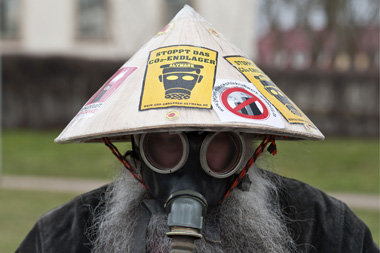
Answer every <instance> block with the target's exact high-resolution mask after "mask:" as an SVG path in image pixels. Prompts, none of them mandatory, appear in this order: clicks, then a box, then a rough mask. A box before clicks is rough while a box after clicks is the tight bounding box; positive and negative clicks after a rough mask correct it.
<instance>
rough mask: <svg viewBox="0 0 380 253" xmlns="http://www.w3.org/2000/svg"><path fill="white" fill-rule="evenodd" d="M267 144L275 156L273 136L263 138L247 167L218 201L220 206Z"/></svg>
mask: <svg viewBox="0 0 380 253" xmlns="http://www.w3.org/2000/svg"><path fill="white" fill-rule="evenodd" d="M268 143H271V144H270V146H269V147H268V151H269V152H270V153H271V154H272V155H275V154H276V153H277V149H276V142H275V139H274V136H273V135H267V136H265V138H264V140H263V141H262V142H261V143H260V145H259V146H258V147H257V148H256V150H255V152H254V153H253V155H252V157H251V158H250V159H249V160H248V162H247V165H246V166H245V167H244V169H243V170H242V171H241V172H240V174H239V175H238V176H236V178H235V180H234V182H233V183H232V184H231V187H230V188H229V189H228V190H227V192H226V194H225V195H224V196H223V198H222V199H221V200H220V201H219V204H221V203H222V202H223V201H224V200H225V199H226V198H227V196H228V195H229V194H230V192H231V191H232V190H233V189H234V188H235V187H236V186H238V185H239V183H240V181H241V180H242V179H243V178H244V176H245V174H247V172H248V170H249V168H251V166H252V164H254V163H255V161H256V160H257V158H259V156H260V155H261V154H262V153H263V151H264V149H265V148H266V146H267V145H268Z"/></svg>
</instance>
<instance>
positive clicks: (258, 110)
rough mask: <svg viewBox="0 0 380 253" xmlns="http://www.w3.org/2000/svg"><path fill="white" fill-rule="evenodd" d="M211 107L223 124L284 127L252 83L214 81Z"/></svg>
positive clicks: (276, 112)
mask: <svg viewBox="0 0 380 253" xmlns="http://www.w3.org/2000/svg"><path fill="white" fill-rule="evenodd" d="M212 107H213V109H214V110H215V111H216V113H217V114H218V117H219V119H220V120H221V121H223V122H245V123H252V124H260V125H268V126H271V127H277V128H283V127H284V123H283V120H282V118H281V115H280V113H279V112H278V111H277V109H276V108H275V107H274V106H273V105H272V104H271V103H270V102H268V101H267V100H266V99H265V97H264V96H263V95H262V94H261V93H260V91H259V90H258V89H257V88H256V87H255V86H254V85H253V84H252V83H248V82H242V81H235V80H226V79H218V80H216V81H215V85H214V89H213V93H212Z"/></svg>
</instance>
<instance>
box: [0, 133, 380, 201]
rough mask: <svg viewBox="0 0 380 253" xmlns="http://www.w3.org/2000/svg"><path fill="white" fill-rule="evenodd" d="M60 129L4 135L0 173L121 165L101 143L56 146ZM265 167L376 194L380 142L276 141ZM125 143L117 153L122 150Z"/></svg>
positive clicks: (97, 172) (69, 173)
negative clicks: (273, 151)
mask: <svg viewBox="0 0 380 253" xmlns="http://www.w3.org/2000/svg"><path fill="white" fill-rule="evenodd" d="M58 133H59V132H58V131H44V132H36V131H26V130H25V131H22V130H12V131H9V130H8V131H4V132H3V168H4V171H3V173H4V174H13V175H41V176H57V177H81V178H99V179H100V178H101V179H103V178H106V179H108V178H112V176H113V175H114V172H115V171H116V170H115V168H119V167H120V166H121V165H120V164H119V162H118V161H117V160H116V158H115V157H114V156H113V155H112V154H111V152H110V151H109V150H108V148H106V147H105V145H104V144H101V143H97V144H87V143H86V144H77V143H75V144H55V143H54V142H53V140H54V138H55V137H56V136H57V135H58ZM277 146H278V154H277V155H276V156H274V157H272V156H270V155H265V157H264V159H261V162H260V164H261V165H263V167H264V168H270V169H274V171H276V172H278V173H280V174H282V175H285V176H288V177H292V178H296V179H299V180H301V181H304V182H307V183H309V184H311V185H314V186H316V187H318V188H321V189H322V190H325V191H338V192H362V193H373V194H378V193H379V141H378V140H377V139H349V138H342V139H329V138H328V139H327V140H325V141H278V142H277ZM126 149H127V145H125V144H124V146H123V147H122V148H120V150H123V151H125V150H126Z"/></svg>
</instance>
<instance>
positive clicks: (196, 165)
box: [17, 6, 379, 253]
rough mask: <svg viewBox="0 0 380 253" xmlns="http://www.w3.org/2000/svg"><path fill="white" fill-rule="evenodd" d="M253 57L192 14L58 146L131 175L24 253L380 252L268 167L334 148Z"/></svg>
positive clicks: (74, 206) (123, 71)
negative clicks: (86, 150)
mask: <svg viewBox="0 0 380 253" xmlns="http://www.w3.org/2000/svg"><path fill="white" fill-rule="evenodd" d="M191 33H194V34H196V35H197V36H194V37H192V36H189V34H191ZM200 38H201V39H200ZM242 55H244V53H242V52H241V51H240V50H238V49H236V47H234V46H232V45H231V44H230V43H229V42H228V41H226V40H225V39H224V38H223V37H222V36H221V35H220V34H219V33H217V32H216V31H215V30H214V29H213V28H211V27H210V24H209V23H207V22H206V21H205V20H204V19H203V18H202V17H200V16H199V15H198V14H197V13H196V12H195V11H194V10H192V9H191V8H190V7H188V6H186V7H185V8H184V9H183V10H182V11H180V12H179V13H178V14H177V16H176V17H175V18H174V19H173V20H172V22H171V23H170V24H169V25H168V26H167V27H166V28H165V29H164V30H163V31H161V32H160V33H159V34H158V35H156V36H155V37H154V38H153V39H152V40H151V41H149V42H148V43H147V44H146V45H145V46H143V48H142V49H141V50H140V51H138V52H137V53H136V55H134V56H133V57H132V58H131V59H130V60H129V61H128V62H127V63H126V64H124V65H123V66H122V67H121V68H120V69H119V70H118V71H117V72H116V74H115V75H114V76H113V77H111V79H110V80H108V81H107V82H106V83H105V84H104V86H103V87H108V88H107V91H105V92H103V91H104V89H102V88H101V89H100V90H99V91H98V92H97V93H95V94H94V96H93V98H96V99H90V100H89V102H87V103H86V105H85V106H84V107H83V108H82V109H81V110H80V112H79V113H78V114H77V116H76V117H75V118H74V119H73V120H72V121H71V122H70V124H69V125H68V126H67V127H66V128H65V130H64V131H63V132H62V133H61V134H60V136H59V137H58V138H57V139H56V142H59V143H66V142H74V141H77V142H103V143H105V144H106V146H107V147H108V148H110V150H111V151H112V153H113V154H114V155H115V156H116V157H117V159H118V160H119V161H120V162H121V163H122V164H123V166H124V168H125V169H123V171H122V172H121V174H120V176H119V177H118V178H117V179H116V180H115V181H114V182H112V183H111V184H109V185H107V186H104V187H102V188H100V189H96V190H94V191H92V192H89V193H86V194H83V195H81V196H79V197H78V198H76V199H74V200H72V201H70V202H69V203H67V204H65V205H63V206H61V207H58V208H56V209H54V210H52V211H50V212H48V213H46V214H45V215H43V216H42V217H41V218H40V219H39V221H38V222H37V223H36V225H35V226H34V227H33V229H32V230H31V232H30V233H29V234H28V235H27V237H26V238H25V240H24V241H23V242H22V244H21V245H20V247H19V249H18V250H17V251H18V252H276V253H278V252H379V249H378V247H377V246H376V244H375V243H374V242H373V240H372V236H371V233H370V231H369V230H368V228H367V227H366V226H365V224H364V223H363V222H362V221H360V220H359V219H358V218H357V217H356V216H355V214H354V213H353V212H352V211H351V210H350V209H349V208H348V207H347V206H346V205H345V204H344V203H342V202H340V201H338V200H336V199H334V198H331V197H329V196H328V195H326V194H325V193H323V192H321V191H319V190H318V189H315V188H313V187H312V186H309V185H307V184H304V183H302V182H299V181H297V180H293V179H288V178H284V177H281V176H279V175H277V174H274V173H272V172H269V171H266V170H261V169H259V168H257V167H256V165H255V162H256V161H257V159H258V158H259V156H260V155H261V154H262V153H264V152H267V151H268V152H269V153H271V154H272V155H275V154H276V151H277V150H276V143H275V140H276V139H277V140H278V139H284V140H288V139H291V140H293V139H313V140H320V139H323V138H324V137H323V135H322V134H321V132H320V131H319V130H318V129H317V128H316V127H315V126H314V124H313V123H311V121H310V120H309V119H308V118H307V117H306V116H305V115H304V114H303V113H302V112H301V111H300V110H299V109H298V107H297V106H296V105H295V104H294V103H293V102H291V101H290V100H289V99H288V98H287V97H286V96H285V95H284V94H283V93H282V92H281V91H280V90H279V89H278V88H277V86H275V85H274V83H273V82H271V80H270V79H269V77H267V76H266V75H265V74H264V73H263V72H262V71H261V70H260V69H258V68H257V66H256V65H255V64H254V63H253V62H252V61H250V60H249V59H247V58H246V57H244V56H242ZM169 67H170V69H169V70H168V68H169ZM163 70H166V72H165V73H164V72H163ZM193 72H194V73H195V74H194V73H193ZM173 73H174V74H173ZM164 74H165V76H164V78H162V77H161V78H160V76H162V75H164ZM199 76H202V78H198V77H199ZM195 77H197V79H195ZM179 78H181V79H183V80H178V79H179ZM167 80H168V81H170V86H169V85H166V87H165V84H163V83H162V82H164V81H167ZM176 80H178V81H176ZM189 83H190V84H191V89H190V88H189V87H187V86H189V85H188V84H189ZM166 84H167V83H166ZM268 87H269V88H268ZM168 94H170V96H168ZM284 101H286V103H285V102H284ZM173 107H174V108H175V110H173ZM289 107H290V108H291V110H290V109H289ZM117 141H130V142H131V150H130V151H128V152H126V153H125V154H121V153H120V152H119V150H118V148H117V145H115V143H116V142H117Z"/></svg>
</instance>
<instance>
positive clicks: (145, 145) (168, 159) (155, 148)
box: [140, 133, 188, 174]
mask: <svg viewBox="0 0 380 253" xmlns="http://www.w3.org/2000/svg"><path fill="white" fill-rule="evenodd" d="M185 138H186V137H185V136H184V135H180V134H175V133H148V134H144V135H143V136H142V138H141V140H140V149H141V150H140V151H141V154H142V158H143V159H144V161H145V163H146V164H147V165H148V166H149V167H150V168H151V169H152V170H154V171H156V172H159V173H164V174H165V173H171V172H174V171H176V170H177V169H179V168H180V167H182V166H183V163H184V161H185V160H186V158H187V153H188V148H187V141H186V139H185Z"/></svg>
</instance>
